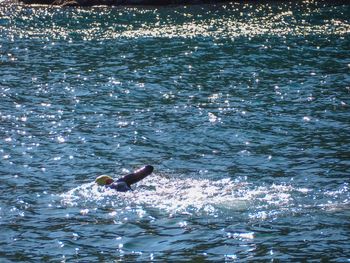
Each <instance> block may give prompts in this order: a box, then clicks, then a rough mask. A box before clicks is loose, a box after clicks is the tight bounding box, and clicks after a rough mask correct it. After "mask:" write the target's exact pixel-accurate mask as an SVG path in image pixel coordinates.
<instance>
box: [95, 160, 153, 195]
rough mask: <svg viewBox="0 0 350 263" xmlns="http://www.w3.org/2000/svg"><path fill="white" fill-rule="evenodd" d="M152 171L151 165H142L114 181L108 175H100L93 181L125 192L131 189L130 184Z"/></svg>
mask: <svg viewBox="0 0 350 263" xmlns="http://www.w3.org/2000/svg"><path fill="white" fill-rule="evenodd" d="M152 172H153V166H151V165H146V166H145V167H142V168H141V169H139V170H137V171H135V172H133V173H131V174H128V175H125V176H124V177H122V178H120V179H118V180H117V181H114V180H113V178H112V177H110V176H108V175H101V176H99V177H97V178H96V180H95V183H97V184H98V185H101V186H106V187H109V188H112V189H115V190H116V191H118V192H127V191H131V190H132V189H131V185H132V184H136V183H137V182H139V181H141V180H142V179H144V178H145V177H147V176H148V175H150V174H151V173H152Z"/></svg>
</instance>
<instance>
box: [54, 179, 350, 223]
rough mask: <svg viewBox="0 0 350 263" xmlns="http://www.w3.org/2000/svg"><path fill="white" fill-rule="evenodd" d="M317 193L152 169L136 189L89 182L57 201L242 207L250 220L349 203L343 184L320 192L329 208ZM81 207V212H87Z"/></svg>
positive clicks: (169, 208)
mask: <svg viewBox="0 0 350 263" xmlns="http://www.w3.org/2000/svg"><path fill="white" fill-rule="evenodd" d="M318 193H320V191H316V190H313V189H308V188H298V187H295V186H293V185H288V184H272V185H263V186H255V185H252V184H250V183H248V182H246V181H235V182H234V181H232V180H230V179H222V180H218V181H212V180H208V179H193V178H170V177H167V176H163V175H158V174H156V175H153V176H152V177H148V178H146V179H145V180H144V181H143V182H142V184H139V185H137V186H136V187H135V190H134V191H132V192H127V193H121V192H116V191H115V190H113V189H108V188H103V187H100V186H97V185H96V184H94V183H87V184H84V185H81V186H79V187H76V188H74V189H72V190H70V191H68V192H66V193H63V194H62V195H61V202H62V204H63V205H65V206H78V207H83V208H84V209H87V208H88V207H90V206H94V207H96V206H102V207H112V208H113V209H116V210H123V209H129V210H130V208H132V207H136V208H137V207H139V208H140V207H141V208H145V209H148V208H149V209H157V210H160V211H163V212H165V213H167V214H169V215H173V214H190V215H196V214H197V215H198V214H201V213H205V214H207V215H216V214H217V213H218V212H220V211H223V210H229V211H231V212H233V211H241V212H247V213H249V217H250V218H251V219H252V220H254V219H262V220H264V219H267V218H271V217H276V216H279V215H283V214H286V213H290V212H292V213H297V212H299V213H300V212H302V210H306V209H310V207H313V208H315V207H318V208H320V207H321V208H322V207H328V208H329V209H334V207H336V206H337V207H339V206H342V204H343V203H344V202H347V203H349V189H348V187H347V186H346V185H344V186H343V187H341V189H338V190H335V191H332V192H329V191H325V192H323V193H322V196H324V197H325V196H326V195H327V196H329V195H332V196H333V197H334V199H335V200H334V202H333V203H332V206H331V207H332V208H330V204H329V203H327V204H326V203H324V202H322V201H319V202H318V203H317V202H315V199H319V200H322V196H317V195H318ZM339 195H342V196H341V197H340V196H339ZM345 197H347V198H345ZM328 199H329V198H328ZM328 199H325V200H328ZM325 202H326V201H325ZM84 209H82V211H87V210H84ZM136 210H137V209H136ZM141 210H142V209H141ZM136 212H137V211H136Z"/></svg>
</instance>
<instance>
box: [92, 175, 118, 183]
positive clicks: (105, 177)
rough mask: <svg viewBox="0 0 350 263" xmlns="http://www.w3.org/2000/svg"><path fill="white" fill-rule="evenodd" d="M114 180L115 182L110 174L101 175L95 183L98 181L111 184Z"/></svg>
mask: <svg viewBox="0 0 350 263" xmlns="http://www.w3.org/2000/svg"><path fill="white" fill-rule="evenodd" d="M113 182H114V180H113V179H112V177H110V176H108V175H100V176H99V177H97V178H96V180H95V183H97V184H98V185H109V184H111V183H113Z"/></svg>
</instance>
